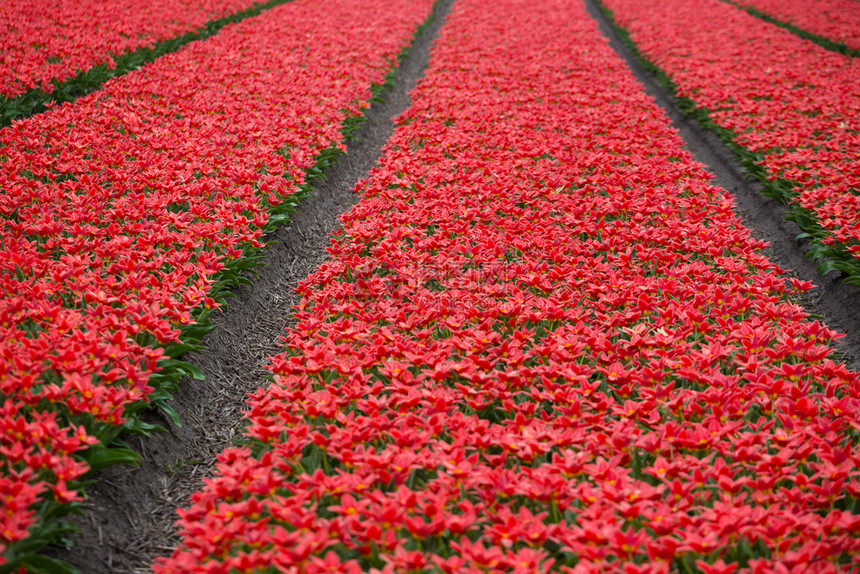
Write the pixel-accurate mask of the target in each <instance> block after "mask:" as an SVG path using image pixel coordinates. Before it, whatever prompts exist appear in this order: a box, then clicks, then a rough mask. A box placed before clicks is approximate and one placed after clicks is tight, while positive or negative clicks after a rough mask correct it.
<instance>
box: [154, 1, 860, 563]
mask: <svg viewBox="0 0 860 574" xmlns="http://www.w3.org/2000/svg"><path fill="white" fill-rule="evenodd" d="M358 191H359V192H361V193H362V194H363V198H362V201H361V203H359V204H358V205H357V206H356V207H355V208H354V209H353V210H352V211H351V212H349V213H348V214H347V215H345V216H344V217H343V221H344V228H343V230H342V232H340V233H338V234H336V236H335V241H334V242H333V245H332V247H331V249H330V253H331V259H330V260H329V261H328V262H326V263H325V264H323V265H322V266H321V267H320V268H319V269H318V270H317V271H316V272H315V273H314V274H312V275H311V276H310V277H309V278H308V279H307V280H306V281H305V282H303V284H302V285H301V286H300V292H301V293H302V295H303V301H302V302H301V304H300V305H299V307H298V309H297V321H298V322H297V326H296V327H295V328H293V329H291V330H290V331H289V333H288V336H287V338H286V349H285V351H284V353H283V354H281V355H278V356H275V357H273V358H272V359H271V370H272V372H273V376H274V381H273V384H272V385H271V386H270V388H268V389H261V390H260V391H259V392H257V393H256V394H255V395H254V396H253V397H252V398H251V399H250V402H249V404H250V411H249V413H248V427H247V436H248V438H249V439H250V441H251V443H252V446H248V447H237V448H233V449H230V450H228V451H226V452H225V453H223V454H222V455H221V456H220V457H219V460H218V465H217V473H216V475H215V476H214V477H213V478H211V479H207V480H206V484H205V486H204V488H203V489H202V490H201V491H200V492H198V493H197V494H195V495H194V496H193V504H192V506H191V507H190V509H188V510H181V511H180V516H181V520H180V522H179V524H180V527H181V535H182V543H181V545H180V546H179V547H178V548H177V549H176V550H175V552H174V553H173V555H172V556H170V557H169V558H165V559H163V560H161V561H159V563H158V564H157V565H156V572H157V573H159V574H170V573H189V572H201V573H207V574H216V573H225V574H226V573H228V572H245V573H250V572H290V573H297V572H303V573H308V574H312V573H318V572H335V571H337V572H360V571H382V572H407V571H409V572H458V573H461V572H476V573H477V572H522V573H526V572H528V573H534V572H544V571H550V570H554V571H563V572H577V573H585V572H625V573H630V574H632V573H634V572H668V571H670V570H672V571H683V572H704V573H707V574H715V573H729V572H734V571H746V572H755V573H756V574H759V573H760V574H764V573H777V572H780V573H782V572H808V571H810V570H809V569H814V570H815V571H817V572H836V571H838V570H839V569H840V568H844V567H845V565H846V564H856V561H857V560H858V558H860V516H858V515H857V514H855V512H856V510H857V506H858V499H860V471H858V469H857V463H858V462H860V444H858V437H860V415H858V406H860V378H859V377H858V375H857V374H856V373H852V372H849V371H848V370H846V368H845V367H844V366H843V365H841V364H838V363H835V362H834V361H833V360H832V359H831V358H830V355H831V353H832V349H831V348H830V346H829V344H830V342H831V340H832V339H833V338H834V337H835V334H834V333H833V332H831V331H829V330H828V329H827V328H826V327H824V326H823V325H821V324H820V323H818V322H812V321H809V320H808V317H807V316H806V314H805V313H804V311H803V310H802V309H801V308H800V307H798V306H797V305H795V304H793V303H792V302H791V300H790V296H791V294H792V293H793V292H794V290H795V289H807V288H809V287H810V286H809V285H808V284H804V283H802V282H799V281H796V280H794V281H792V285H793V286H792V287H789V285H788V282H787V281H786V280H785V279H783V278H781V277H780V273H781V271H780V270H779V269H778V268H776V267H775V266H774V265H773V264H771V263H770V262H768V260H767V259H766V258H765V257H764V256H763V255H762V254H761V253H760V252H759V250H760V249H761V248H762V247H763V244H762V243H761V242H758V241H755V240H753V239H752V238H751V237H750V234H749V231H748V230H747V229H745V228H744V227H743V225H742V224H741V222H740V221H739V219H738V218H737V217H736V216H735V215H734V214H733V212H732V207H733V203H732V200H731V198H730V197H729V196H728V195H727V194H726V192H725V191H723V190H721V189H719V188H716V187H714V186H713V185H711V184H710V183H709V176H708V174H707V173H706V171H705V170H704V168H703V166H702V165H700V164H698V163H696V162H695V161H694V160H693V158H692V156H691V155H690V154H689V153H688V152H687V151H685V150H684V149H683V141H682V140H681V139H680V138H679V137H678V135H677V134H676V133H675V131H674V129H673V128H672V127H671V125H670V123H669V121H668V119H667V118H666V117H665V116H664V115H663V113H662V112H661V110H660V109H659V108H658V107H657V106H656V105H655V104H654V103H653V102H652V101H651V100H650V99H649V98H648V97H647V96H646V95H645V94H644V92H643V90H642V87H641V86H640V85H638V84H637V83H636V81H635V80H634V78H633V76H632V74H631V73H630V71H629V70H628V69H627V68H626V67H625V65H624V62H623V61H622V60H621V59H620V58H619V57H618V56H617V55H616V54H615V53H614V52H613V51H612V49H611V48H610V47H609V46H608V44H607V42H606V40H605V39H604V38H603V37H602V36H601V35H600V33H599V32H598V29H597V26H596V23H595V22H594V21H593V20H591V19H590V18H589V17H588V15H587V14H586V12H585V10H584V7H583V5H582V3H581V2H579V1H578V0H540V1H535V0H499V1H497V2H496V3H494V7H493V10H487V9H486V5H485V3H484V2H482V1H480V0H459V1H458V2H457V3H456V4H455V5H454V8H453V10H452V13H451V16H450V17H449V19H448V20H447V22H446V23H445V25H444V27H443V28H442V31H441V32H440V37H439V39H438V40H437V41H436V43H435V45H434V49H433V52H432V58H431V63H430V67H429V69H428V71H427V73H426V76H425V78H424V79H423V80H422V82H421V83H420V84H419V86H418V88H417V89H416V90H415V92H414V93H413V104H412V107H411V108H410V109H409V110H408V111H407V112H406V113H404V114H403V115H402V116H401V117H400V118H399V119H398V127H397V128H396V131H395V133H394V135H393V137H392V139H391V141H390V142H389V143H388V145H387V146H386V149H385V153H384V156H383V158H382V160H381V162H380V165H379V166H378V167H377V168H376V169H374V171H373V172H372V173H371V174H370V176H369V177H368V178H367V179H366V180H365V181H363V182H362V183H361V184H359V186H358Z"/></svg>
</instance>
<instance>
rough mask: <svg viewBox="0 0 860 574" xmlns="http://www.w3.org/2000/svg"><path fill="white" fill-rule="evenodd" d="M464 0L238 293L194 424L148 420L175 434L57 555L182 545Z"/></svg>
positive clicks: (109, 570) (160, 550)
mask: <svg viewBox="0 0 860 574" xmlns="http://www.w3.org/2000/svg"><path fill="white" fill-rule="evenodd" d="M451 4H453V0H440V1H439V3H438V4H437V6H436V8H435V10H434V13H433V19H432V20H431V22H430V23H429V25H428V26H426V27H425V29H424V30H423V31H422V33H421V34H420V35H419V36H418V37H417V38H416V39H415V40H414V41H413V44H412V47H411V49H410V50H409V53H408V55H407V57H406V59H404V60H403V62H402V63H401V65H400V67H399V68H398V70H397V72H396V74H395V79H394V84H393V86H391V87H389V88H388V89H387V90H386V91H385V92H384V93H383V94H382V97H383V98H384V100H385V103H384V104H373V106H372V107H371V108H370V109H369V110H368V113H367V120H368V121H367V122H365V123H363V124H362V126H361V128H360V130H359V131H358V133H357V134H356V139H355V140H353V141H352V142H350V143H349V145H348V151H347V155H345V156H341V157H340V158H339V159H338V160H337V161H336V162H335V164H334V165H332V166H331V167H330V168H329V169H328V170H326V172H325V175H326V179H325V180H317V181H316V182H315V185H314V187H313V190H312V192H311V193H310V195H309V196H308V197H307V198H305V199H304V200H303V201H302V202H301V204H300V205H299V207H298V210H297V211H296V213H294V214H293V215H292V218H291V222H290V224H289V225H288V226H285V227H282V228H281V229H279V230H278V231H277V232H276V233H274V234H273V235H271V236H269V238H268V243H269V245H268V247H267V248H266V249H265V251H264V259H263V265H262V266H261V267H259V268H258V269H257V273H258V276H257V277H256V278H253V285H251V286H248V285H246V286H242V287H241V288H239V289H236V290H235V291H234V294H235V297H234V298H232V299H230V300H229V308H228V309H227V311H226V312H224V313H222V314H219V315H218V316H217V317H215V318H214V319H213V323H214V324H215V325H216V326H217V328H216V329H215V330H214V331H213V332H212V333H210V334H209V335H208V336H207V337H206V339H205V344H206V347H207V349H206V350H204V351H202V352H200V353H195V354H193V355H187V356H185V357H184V360H186V361H188V362H190V363H193V364H194V365H196V366H197V367H199V368H200V369H201V371H203V373H204V375H205V376H206V380H205V381H184V382H183V385H182V388H181V391H180V392H179V393H177V394H176V396H175V399H174V400H173V401H172V403H171V405H172V406H173V407H174V408H175V409H176V410H177V412H178V413H179V416H180V419H181V420H182V421H183V426H182V427H176V426H174V425H172V424H171V423H170V421H169V419H167V418H166V417H165V416H163V415H161V414H160V413H159V412H150V413H147V414H146V415H145V417H144V418H145V420H148V421H149V422H156V423H158V424H160V425H162V426H163V427H165V428H167V429H169V432H168V433H163V434H156V435H153V436H151V437H150V438H148V439H144V438H141V437H132V438H129V439H127V440H128V441H129V443H130V446H131V447H132V448H133V449H135V450H137V451H138V452H139V453H140V454H141V455H142V456H143V462H142V464H141V465H140V466H139V467H137V468H132V467H116V468H111V469H108V470H106V471H103V472H100V473H98V474H96V475H95V476H93V477H92V478H93V480H94V481H95V482H94V484H92V485H90V486H89V487H88V489H87V496H88V500H87V502H86V503H85V505H84V512H83V515H81V516H79V517H75V518H74V520H73V521H74V523H75V524H76V525H77V526H78V527H79V528H80V529H81V532H79V533H77V534H74V535H72V536H70V537H69V539H70V540H71V542H72V544H73V546H72V548H71V549H70V550H65V549H51V551H50V552H48V554H50V555H51V556H52V557H55V558H62V559H64V560H66V561H68V562H70V563H71V564H73V565H74V566H76V567H77V568H78V569H79V570H80V571H81V574H102V573H104V574H125V573H132V572H134V573H138V572H149V571H150V565H151V563H152V561H153V559H154V558H155V557H156V556H160V555H164V554H167V553H168V552H169V551H170V550H171V547H172V545H173V544H174V543H175V540H176V538H175V532H174V529H173V523H174V521H175V520H176V518H177V517H176V514H175V510H176V508H177V507H182V506H187V505H188V501H189V498H190V495H191V493H193V492H196V491H197V490H199V489H200V487H201V486H202V483H201V480H202V479H203V478H204V477H205V476H207V474H208V473H209V471H210V469H211V468H212V465H213V463H214V461H215V457H216V455H217V454H219V453H220V452H221V451H223V450H224V449H225V448H227V447H229V446H232V445H233V444H234V441H235V440H236V439H238V438H240V436H241V423H242V416H241V412H242V410H243V409H244V408H245V397H246V396H247V394H248V393H250V392H253V391H254V390H255V389H256V388H257V387H259V386H262V385H265V384H267V380H266V379H265V373H266V372H265V371H264V370H263V368H262V365H264V364H265V363H266V359H267V357H269V356H270V355H274V354H276V353H277V352H278V351H279V350H280V339H279V338H280V337H281V336H282V334H283V332H284V329H285V328H286V327H287V326H288V325H289V324H290V322H291V321H292V306H293V305H295V304H297V303H298V302H299V297H298V296H297V295H296V293H295V291H294V289H295V287H296V284H297V283H298V282H299V281H301V280H303V279H304V278H305V277H307V275H308V274H309V273H310V272H311V271H313V270H314V269H315V268H316V267H318V266H319V264H320V263H321V262H322V261H323V260H324V259H325V257H326V251H325V249H326V248H327V247H328V246H329V234H330V233H331V232H332V231H334V230H335V229H337V228H338V227H340V220H339V219H338V215H340V214H341V213H343V212H345V211H347V210H348V209H349V208H350V207H351V206H352V205H353V204H354V203H355V202H356V201H358V196H357V195H355V194H353V193H352V189H353V187H354V186H355V184H356V183H357V182H358V181H359V180H360V179H361V178H363V177H364V176H366V175H367V172H368V171H370V169H371V168H372V167H373V166H374V164H375V163H376V161H377V159H378V158H379V156H380V152H381V148H382V146H383V145H384V144H385V142H386V141H388V138H389V137H390V136H391V133H392V132H393V130H394V124H393V123H392V121H391V118H393V117H395V116H396V115H398V114H400V113H401V112H402V111H404V110H405V109H406V108H407V107H408V106H409V103H410V99H409V96H408V92H409V90H411V89H412V87H413V86H414V85H415V83H416V82H417V81H418V79H419V78H420V77H421V76H422V75H423V72H424V69H425V68H426V66H427V61H428V59H429V49H430V44H431V43H432V41H433V39H434V38H435V37H436V34H437V33H438V30H439V28H440V27H441V24H442V22H443V21H444V18H445V16H446V15H447V13H448V11H449V10H450V7H451Z"/></svg>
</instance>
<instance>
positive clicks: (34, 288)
mask: <svg viewBox="0 0 860 574" xmlns="http://www.w3.org/2000/svg"><path fill="white" fill-rule="evenodd" d="M431 7H432V2H431V1H430V0H420V1H416V0H386V1H384V2H382V1H381V0H379V1H376V2H368V1H367V0H361V1H357V0H332V1H331V2H329V3H328V4H327V9H326V15H325V18H321V17H320V13H319V7H318V6H317V5H316V3H314V2H311V1H309V0H297V1H296V2H293V3H290V4H287V5H284V6H280V7H277V8H274V9H272V10H270V11H268V12H266V13H265V14H264V15H262V16H260V17H258V18H254V19H249V20H245V21H243V22H241V23H238V24H235V25H232V26H229V27H227V28H225V29H224V30H222V32H221V33H220V34H218V35H217V36H215V37H213V38H211V39H209V40H207V41H205V42H198V43H193V44H189V45H188V46H186V47H185V48H184V49H183V50H181V51H179V52H177V53H175V54H171V55H169V56H166V57H164V58H161V59H159V60H158V61H157V62H155V63H154V64H152V65H150V66H147V67H145V68H143V69H141V70H140V71H138V72H133V73H130V74H128V75H126V76H123V77H122V78H120V79H117V80H113V81H111V82H109V83H108V84H107V85H106V86H105V88H104V89H103V90H101V91H99V92H97V93H94V94H92V95H90V96H88V97H86V98H83V99H81V100H78V101H77V102H75V103H74V104H68V105H63V106H59V107H57V108H55V109H53V110H52V111H50V112H49V113H45V114H41V115H38V116H34V117H32V118H30V119H27V120H24V121H21V122H17V123H15V124H14V125H13V126H12V127H11V128H8V129H4V130H2V131H0V187H2V189H3V194H2V195H0V250H2V255H3V256H2V257H0V285H2V290H0V292H2V296H0V399H2V400H0V403H2V407H0V499H2V500H3V509H4V512H0V566H2V564H3V563H4V562H6V563H7V566H6V567H7V568H10V567H11V566H10V565H17V564H28V562H27V560H29V559H30V558H31V555H32V546H33V542H32V541H33V540H42V538H43V534H45V533H46V532H54V530H52V529H53V528H55V527H56V524H54V523H53V522H51V521H50V520H46V521H44V523H43V521H42V518H43V517H45V516H46V515H53V514H56V512H55V510H56V508H57V507H66V506H67V505H68V503H70V502H73V501H77V500H80V493H79V492H77V491H76V488H75V487H74V486H73V483H74V481H76V480H77V479H79V478H80V477H81V476H82V475H83V474H84V473H85V472H86V471H87V469H88V464H89V465H90V466H101V464H102V463H104V462H105V461H110V460H113V459H112V458H111V456H112V455H111V452H113V453H114V454H115V453H116V452H118V451H105V450H104V449H102V450H99V447H98V446H97V445H98V443H99V442H100V441H101V442H104V441H106V440H110V438H111V437H114V436H116V434H117V432H119V430H120V428H125V429H135V428H143V427H139V426H136V425H135V420H136V419H135V417H134V416H133V414H134V413H135V412H137V411H138V410H140V408H142V405H143V404H144V402H147V401H150V400H152V399H154V398H156V397H158V398H159V400H160V399H162V398H163V396H162V395H163V393H161V394H153V393H154V392H156V391H157V389H156V387H157V386H158V385H157V384H156V383H155V380H156V379H155V378H153V376H154V374H155V373H157V376H158V377H162V378H163V377H164V375H165V371H166V370H167V369H168V368H173V369H174V370H175V369H179V372H182V368H180V367H177V365H176V364H175V362H171V361H167V360H166V354H167V353H165V348H166V349H167V351H168V352H172V351H171V349H173V350H177V349H181V348H182V341H181V339H182V334H183V333H184V332H189V331H192V330H193V324H194V322H195V320H202V319H203V318H205V315H206V314H207V313H209V312H211V309H213V308H214V307H216V306H217V302H216V298H213V297H215V295H214V294H213V289H215V290H216V291H217V290H218V289H219V288H222V287H223V286H222V284H221V283H223V281H224V280H225V278H229V277H230V275H229V273H228V270H232V271H234V272H237V271H236V270H237V269H241V267H242V263H241V261H240V259H239V258H241V257H242V256H243V253H245V252H246V251H247V250H249V249H250V250H253V249H254V248H257V247H259V246H260V244H261V242H262V239H261V237H262V233H263V230H264V229H265V228H268V227H270V226H271V224H273V221H272V217H273V215H275V214H278V215H279V216H280V214H282V213H285V211H286V210H288V209H289V208H290V207H291V206H294V205H295V201H296V200H297V199H296V198H297V197H298V196H297V195H296V194H297V192H299V191H300V190H301V189H302V188H303V186H304V183H305V175H306V173H307V171H308V170H309V169H311V168H313V167H314V165H315V161H316V159H315V158H317V157H320V156H325V155H326V154H329V155H330V154H331V153H332V152H333V151H334V150H335V149H338V150H340V149H343V146H344V143H343V139H344V136H343V134H342V131H341V130H342V129H343V128H344V125H345V124H344V122H349V121H353V122H354V121H355V118H356V117H358V116H359V115H360V114H361V111H362V109H363V108H365V107H366V106H367V105H368V103H367V102H368V101H369V99H370V98H371V96H372V87H373V85H374V84H376V85H379V84H382V83H383V82H384V81H385V78H386V74H388V73H389V72H390V71H391V69H392V68H393V66H394V65H395V61H396V58H397V56H398V55H399V54H400V52H401V51H402V50H403V49H404V47H405V46H407V45H408V43H409V41H410V39H411V37H412V36H413V34H414V33H415V31H416V29H417V28H418V26H419V25H420V24H421V23H422V22H423V21H424V20H425V19H426V17H427V15H428V14H429V11H430V9H431ZM201 309H204V310H203V311H201ZM201 313H202V314H201ZM183 329H185V331H183ZM159 380H161V379H159ZM143 430H145V429H143ZM51 509H54V510H51Z"/></svg>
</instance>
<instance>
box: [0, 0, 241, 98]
mask: <svg viewBox="0 0 860 574" xmlns="http://www.w3.org/2000/svg"><path fill="white" fill-rule="evenodd" d="M7 2H8V3H5V5H4V6H3V7H2V9H0V94H2V95H3V96H6V97H10V96H17V95H20V94H22V93H23V92H25V91H27V90H29V89H33V88H37V87H38V88H42V89H45V90H48V91H50V90H51V89H52V88H53V82H54V81H60V82H61V81H63V80H67V79H68V78H70V77H72V76H74V75H75V74H77V73H79V72H86V71H87V70H89V69H90V68H92V67H93V66H96V65H98V64H102V63H105V62H107V63H110V62H112V59H113V56H118V55H121V54H124V53H126V52H130V51H132V50H135V49H137V48H141V47H144V46H147V45H151V44H153V43H156V42H159V41H162V40H166V39H168V38H172V37H174V36H178V35H181V34H184V33H186V32H190V31H192V30H194V29H195V28H198V27H200V26H202V25H203V24H205V23H206V22H208V21H209V20H212V19H215V18H218V17H221V16H225V15H228V14H232V13H234V12H237V11H240V10H244V9H247V8H249V7H250V6H252V5H253V4H254V3H255V0H194V1H192V0H179V1H177V0H149V1H148V2H144V3H141V2H134V1H132V0H111V1H109V2H108V1H105V0H83V1H80V0H75V1H74V2H73V1H71V0H43V1H40V2H33V1H31V0H7Z"/></svg>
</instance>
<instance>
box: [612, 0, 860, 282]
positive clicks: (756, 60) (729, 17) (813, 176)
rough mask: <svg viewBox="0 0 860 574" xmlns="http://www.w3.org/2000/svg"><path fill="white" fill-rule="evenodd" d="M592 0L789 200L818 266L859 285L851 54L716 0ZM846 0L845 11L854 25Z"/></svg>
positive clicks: (858, 14)
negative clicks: (836, 271) (596, 0)
mask: <svg viewBox="0 0 860 574" xmlns="http://www.w3.org/2000/svg"><path fill="white" fill-rule="evenodd" d="M601 2H602V4H603V6H605V7H606V8H607V9H608V10H610V11H611V12H612V13H614V14H615V19H616V23H617V24H618V25H619V26H620V27H621V28H622V29H624V30H626V31H627V32H628V33H629V38H630V39H631V40H632V42H633V43H634V44H635V45H636V46H637V48H638V49H639V50H640V53H641V54H642V56H643V57H644V58H646V59H647V60H649V61H650V62H652V63H653V65H654V66H656V67H657V68H658V69H659V70H660V71H662V72H664V73H665V76H666V78H667V80H668V81H669V82H671V83H673V84H674V85H675V86H677V92H678V94H679V95H680V96H681V97H684V98H687V99H688V100H689V101H690V102H691V104H692V105H694V106H695V107H696V108H697V109H698V111H699V112H700V113H703V114H704V115H705V116H706V117H707V119H708V121H710V122H712V123H713V124H714V127H715V128H716V129H717V130H719V131H721V133H722V134H723V135H724V136H725V137H726V138H727V139H729V140H731V141H733V142H734V143H735V144H736V145H737V146H738V150H739V152H740V153H741V154H742V155H743V156H744V158H745V159H746V161H747V163H748V165H749V166H750V167H751V169H752V170H753V171H754V172H755V173H757V174H758V176H759V177H760V178H761V179H762V181H764V183H765V186H766V188H767V191H768V192H769V193H770V194H771V195H772V196H773V197H775V198H777V199H779V200H780V201H784V202H787V203H789V205H791V206H792V208H793V210H794V220H795V222H796V223H797V224H798V225H799V226H800V228H801V229H802V230H803V231H804V232H805V234H806V235H805V236H806V237H807V238H808V239H810V240H811V241H812V243H813V255H814V256H815V257H817V258H818V259H819V260H821V261H822V262H823V263H824V270H830V269H839V270H841V271H842V272H843V273H845V274H846V275H848V276H849V277H850V279H849V280H850V281H852V282H854V283H855V284H857V285H860V151H858V150H860V81H858V79H860V58H856V57H852V56H847V55H843V54H839V53H835V52H830V51H828V50H825V49H824V48H822V47H819V46H816V45H814V44H812V43H811V42H808V41H806V40H803V39H801V38H799V37H798V36H796V35H794V34H792V33H791V32H789V31H786V30H783V29H780V28H778V27H776V26H773V25H771V24H768V23H767V22H763V21H762V20H759V19H757V18H755V17H754V16H752V15H750V14H747V13H746V12H744V11H741V10H738V9H736V8H735V7H733V6H731V5H729V4H726V3H724V2H721V1H719V0H707V1H703V2H688V1H686V0H669V1H667V2H660V3H659V5H655V4H654V3H653V2H646V1H644V0H601ZM852 3H853V4H854V5H855V8H854V9H853V10H847V9H846V14H847V15H846V16H845V18H846V19H847V20H851V19H852V17H853V19H854V21H855V22H857V23H860V7H857V6H856V2H852ZM753 4H755V3H754V2H753ZM765 4H766V3H765ZM787 4H789V3H787ZM787 4H786V5H787ZM804 9H805V10H808V7H807V8H804ZM691 19H695V21H696V22H697V25H696V26H690V25H689V22H690V21H691ZM855 31H857V29H855ZM727 39H731V41H726V40H727ZM691 62H694V63H695V65H691Z"/></svg>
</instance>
